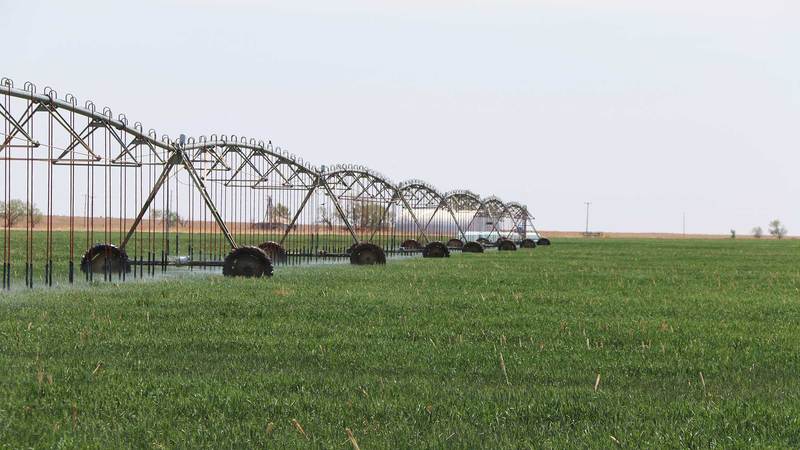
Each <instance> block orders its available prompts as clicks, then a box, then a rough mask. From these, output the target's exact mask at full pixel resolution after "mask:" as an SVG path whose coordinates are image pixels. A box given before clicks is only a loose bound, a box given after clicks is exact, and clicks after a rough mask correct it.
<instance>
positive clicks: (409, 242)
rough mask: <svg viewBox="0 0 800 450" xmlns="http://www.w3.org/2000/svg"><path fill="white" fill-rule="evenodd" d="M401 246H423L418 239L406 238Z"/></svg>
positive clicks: (406, 247)
mask: <svg viewBox="0 0 800 450" xmlns="http://www.w3.org/2000/svg"><path fill="white" fill-rule="evenodd" d="M400 247H402V248H404V249H405V250H419V249H421V248H422V244H420V243H419V241H418V240H416V239H406V240H405V241H403V243H402V244H400Z"/></svg>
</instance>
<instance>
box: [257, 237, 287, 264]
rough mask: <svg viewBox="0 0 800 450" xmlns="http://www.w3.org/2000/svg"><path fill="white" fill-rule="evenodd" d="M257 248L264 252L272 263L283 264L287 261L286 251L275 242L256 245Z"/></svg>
mask: <svg viewBox="0 0 800 450" xmlns="http://www.w3.org/2000/svg"><path fill="white" fill-rule="evenodd" d="M258 248H260V249H261V250H264V253H266V254H267V256H269V259H270V260H271V261H272V262H273V263H285V262H286V260H287V259H288V255H287V253H286V249H285V248H283V246H282V245H281V244H278V243H277V242H275V241H267V242H264V243H261V244H259V245H258Z"/></svg>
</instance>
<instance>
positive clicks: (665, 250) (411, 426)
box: [0, 239, 800, 449]
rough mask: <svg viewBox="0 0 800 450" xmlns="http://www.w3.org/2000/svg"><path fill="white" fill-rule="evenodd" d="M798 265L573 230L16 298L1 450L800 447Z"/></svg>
mask: <svg viewBox="0 0 800 450" xmlns="http://www.w3.org/2000/svg"><path fill="white" fill-rule="evenodd" d="M799 263H800V243H799V242H794V241H786V242H777V241H769V242H766V241H764V242H760V241H747V242H745V241H741V242H736V241H666V240H665V241H659V240H647V241H644V240H642V241H622V240H598V241H583V240H566V239H565V240H561V241H557V242H555V245H553V246H552V247H551V248H537V249H535V250H532V251H518V252H505V253H499V252H487V253H485V254H482V255H481V254H466V255H457V256H453V257H451V258H449V259H447V260H422V259H413V260H405V261H399V262H390V263H389V264H388V265H387V266H385V267H369V268H365V267H353V266H349V265H339V266H317V267H293V268H285V270H281V271H278V272H276V276H275V277H273V278H272V279H269V280H266V279H263V280H243V279H238V280H231V279H223V278H221V277H219V276H208V277H200V278H199V279H191V280H173V281H163V282H151V283H126V284H121V285H116V284H113V283H105V284H103V283H101V284H99V285H98V286H96V287H91V288H85V287H84V288H80V287H77V288H72V289H60V290H46V289H36V290H33V291H32V292H18V293H12V294H7V293H4V294H0V295H1V296H0V447H1V446H7V447H9V448H19V447H57V446H65V447H96V448H108V447H158V448H173V447H189V448H197V447H208V448H251V447H262V446H264V447H325V448H349V447H351V442H350V441H349V438H348V434H347V432H346V429H350V430H351V432H352V436H353V438H354V439H355V440H357V442H358V444H359V445H360V446H361V448H367V449H368V448H396V447H404V448H407V447H414V448H442V447H464V448H475V447H492V448H495V447H509V448H519V447H534V448H541V447H552V448H565V447H596V448H608V447H613V446H617V445H618V446H621V447H640V448H641V447H644V448H652V447H713V446H717V447H724V448H731V447H751V446H758V447H765V446H774V447H794V448H797V447H798V446H800V419H799V417H800V377H798V373H800V352H798V349H800V331H798V318H800V269H799V268H800V264H799ZM301 429H302V431H300V430H301Z"/></svg>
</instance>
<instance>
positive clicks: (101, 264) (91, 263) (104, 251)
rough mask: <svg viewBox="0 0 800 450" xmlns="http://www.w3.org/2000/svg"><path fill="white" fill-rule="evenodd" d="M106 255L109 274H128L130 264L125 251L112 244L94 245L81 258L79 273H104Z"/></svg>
mask: <svg viewBox="0 0 800 450" xmlns="http://www.w3.org/2000/svg"><path fill="white" fill-rule="evenodd" d="M106 255H108V257H109V258H108V259H109V260H110V262H109V267H108V271H109V273H120V272H121V271H125V273H130V271H131V263H130V261H129V260H128V254H127V253H125V250H123V249H121V248H119V247H117V246H116V245H113V244H94V245H93V246H92V247H91V248H90V249H89V250H86V253H84V254H83V258H81V272H83V273H88V272H90V271H91V272H93V273H105V272H106V262H105V260H106Z"/></svg>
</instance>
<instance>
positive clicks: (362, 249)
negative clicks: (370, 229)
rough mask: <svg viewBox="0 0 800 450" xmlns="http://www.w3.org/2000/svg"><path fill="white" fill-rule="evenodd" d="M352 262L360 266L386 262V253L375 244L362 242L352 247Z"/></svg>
mask: <svg viewBox="0 0 800 450" xmlns="http://www.w3.org/2000/svg"><path fill="white" fill-rule="evenodd" d="M350 264H355V265H358V266H369V265H373V264H386V253H384V252H383V249H382V248H380V247H378V246H377V245H375V244H370V243H369V242H362V243H360V244H356V245H354V246H353V247H351V252H350Z"/></svg>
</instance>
